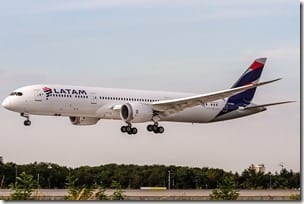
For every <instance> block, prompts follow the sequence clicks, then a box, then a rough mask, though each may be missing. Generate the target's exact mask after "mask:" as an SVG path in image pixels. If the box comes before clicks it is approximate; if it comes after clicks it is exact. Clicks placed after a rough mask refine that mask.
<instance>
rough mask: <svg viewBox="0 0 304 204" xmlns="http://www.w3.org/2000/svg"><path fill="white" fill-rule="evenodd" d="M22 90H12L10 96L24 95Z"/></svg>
mask: <svg viewBox="0 0 304 204" xmlns="http://www.w3.org/2000/svg"><path fill="white" fill-rule="evenodd" d="M22 95H23V94H22V92H12V93H11V94H10V96H22Z"/></svg>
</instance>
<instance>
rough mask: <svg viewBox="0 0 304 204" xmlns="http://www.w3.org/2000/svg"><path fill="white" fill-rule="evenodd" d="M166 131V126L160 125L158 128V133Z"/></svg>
mask: <svg viewBox="0 0 304 204" xmlns="http://www.w3.org/2000/svg"><path fill="white" fill-rule="evenodd" d="M164 131H165V128H164V127H162V126H159V127H158V128H157V132H158V133H164Z"/></svg>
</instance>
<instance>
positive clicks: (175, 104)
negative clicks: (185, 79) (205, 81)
mask: <svg viewBox="0 0 304 204" xmlns="http://www.w3.org/2000/svg"><path fill="white" fill-rule="evenodd" d="M280 79H281V78H279V79H274V80H270V81H266V82H261V83H253V84H248V85H245V86H241V87H237V88H232V89H227V90H223V91H217V92H213V93H208V94H202V95H196V96H190V97H185V98H179V99H171V100H164V101H159V102H155V103H152V106H153V110H154V111H157V112H159V114H160V115H162V116H167V115H170V114H173V113H177V112H179V111H182V110H184V109H186V108H191V107H194V106H197V105H200V104H202V103H208V102H212V101H215V100H219V99H224V98H227V97H230V96H232V95H235V94H238V93H240V92H243V91H246V90H248V89H252V88H254V87H258V86H262V85H265V84H269V83H272V82H275V81H278V80H280Z"/></svg>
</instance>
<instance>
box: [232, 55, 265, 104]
mask: <svg viewBox="0 0 304 204" xmlns="http://www.w3.org/2000/svg"><path fill="white" fill-rule="evenodd" d="M265 62H266V58H258V59H256V60H255V61H254V62H253V63H252V64H251V65H250V66H249V68H248V69H247V70H246V71H245V72H244V73H243V75H242V76H241V77H240V78H239V80H238V81H237V82H236V83H234V84H233V86H232V88H236V87H240V86H244V85H247V84H251V83H257V82H258V81H259V79H260V77H261V75H262V71H263V68H264V65H265ZM255 91H256V88H252V89H249V90H247V91H244V92H241V93H239V94H236V95H234V96H231V97H230V98H229V99H228V104H229V103H230V104H234V105H235V106H247V105H248V104H250V103H251V101H252V99H253V97H254V94H255Z"/></svg>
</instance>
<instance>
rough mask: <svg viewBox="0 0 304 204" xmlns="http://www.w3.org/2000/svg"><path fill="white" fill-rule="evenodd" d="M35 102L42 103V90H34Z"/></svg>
mask: <svg viewBox="0 0 304 204" xmlns="http://www.w3.org/2000/svg"><path fill="white" fill-rule="evenodd" d="M34 98H35V101H42V91H41V90H40V89H35V90H34Z"/></svg>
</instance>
